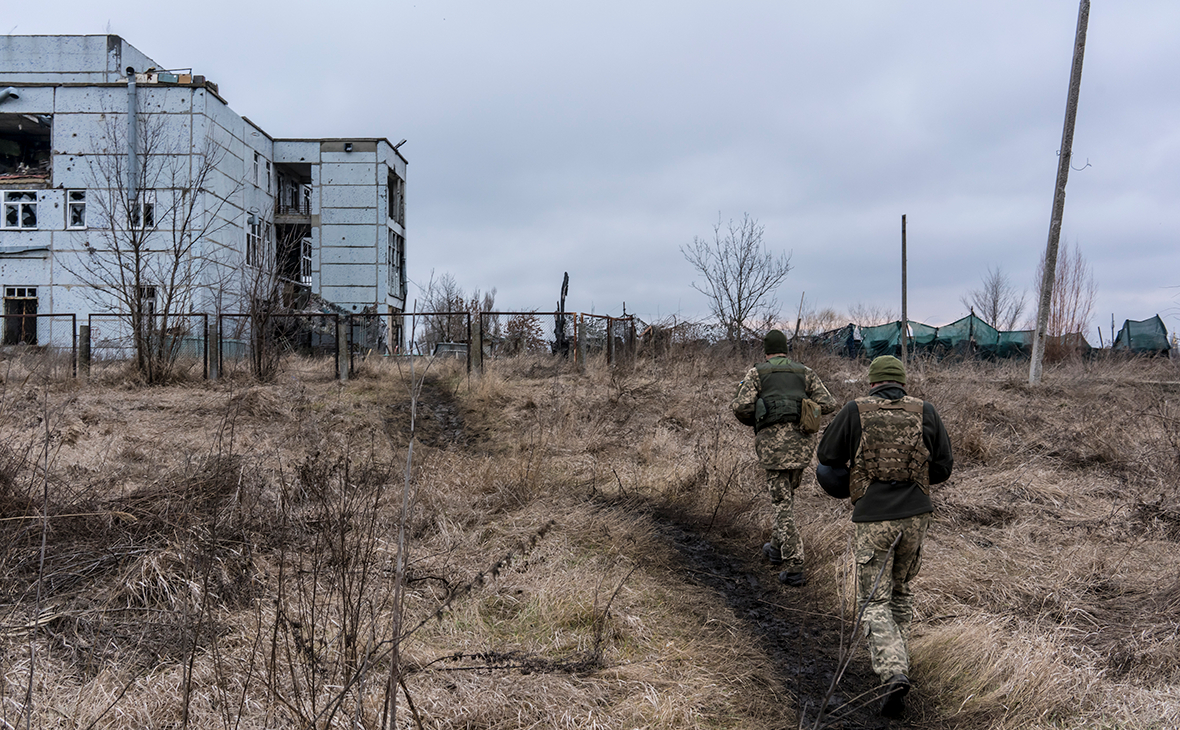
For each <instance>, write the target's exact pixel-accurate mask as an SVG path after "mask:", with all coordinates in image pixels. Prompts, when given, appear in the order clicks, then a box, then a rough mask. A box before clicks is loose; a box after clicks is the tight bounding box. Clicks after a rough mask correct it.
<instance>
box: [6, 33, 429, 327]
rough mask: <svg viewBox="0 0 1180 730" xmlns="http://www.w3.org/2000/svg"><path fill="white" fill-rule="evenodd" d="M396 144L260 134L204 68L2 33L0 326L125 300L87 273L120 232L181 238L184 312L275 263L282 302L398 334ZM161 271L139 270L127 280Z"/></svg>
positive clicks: (254, 282)
mask: <svg viewBox="0 0 1180 730" xmlns="http://www.w3.org/2000/svg"><path fill="white" fill-rule="evenodd" d="M131 109H136V110H137V113H136V114H131V113H130V111H129V110H131ZM400 144H401V143H399V144H397V145H395V144H391V143H390V142H389V141H388V140H387V139H384V138H330V139H298V138H295V139H283V138H276V137H272V136H271V135H270V134H269V133H267V132H266V131H265V130H263V129H261V128H260V127H259V126H258V125H256V124H254V123H253V122H251V121H250V120H249V119H248V118H246V117H243V116H241V115H239V114H238V113H236V112H235V111H234V110H232V109H231V108H230V107H229V105H228V104H227V102H226V100H225V99H224V98H223V97H222V96H221V94H220V92H219V90H218V87H217V85H216V84H215V83H213V82H212V81H211V80H209V79H206V78H205V77H203V76H201V75H199V74H194V73H193V70H192V69H167V70H165V69H164V67H163V66H162V65H161V64H159V63H157V62H156V61H154V60H152V59H151V58H148V57H147V56H145V55H144V54H143V53H141V52H140V51H138V50H137V49H135V48H134V47H133V46H131V45H130V44H128V43H127V42H126V41H124V40H123V39H122V38H120V37H118V36H114V35H96V36H0V205H2V206H3V207H2V214H0V285H2V286H3V290H4V315H5V318H4V333H3V342H4V344H16V343H28V344H60V343H62V342H67V343H68V341H69V338H70V337H72V336H73V332H72V331H71V330H72V327H71V326H70V325H69V323H68V321H64V322H63V320H60V319H55V318H52V317H37V318H31V317H28V316H22V315H31V314H37V315H45V314H52V313H61V314H65V313H73V314H76V315H78V318H79V319H80V320H81V321H83V322H84V321H85V318H86V316H87V315H89V314H104V315H108V314H111V313H118V312H120V311H121V309H122V310H125V309H126V307H125V299H126V296H127V295H126V293H125V292H123V293H122V294H120V292H118V291H116V290H117V288H118V287H116V286H113V285H111V284H110V281H109V280H110V277H109V276H108V277H103V276H101V275H99V274H97V273H96V271H99V270H101V268H102V264H101V263H99V262H103V261H107V262H109V261H110V260H112V259H111V257H110V256H109V252H110V251H111V250H113V249H116V248H117V247H118V246H117V239H118V236H119V235H124V236H126V237H127V238H128V239H130V240H136V241H148V243H147V244H146V245H145V247H146V248H147V249H152V248H153V247H154V248H156V249H160V248H161V247H163V248H167V247H168V246H169V245H172V244H170V242H171V241H174V240H177V239H179V238H183V237H184V236H192V237H193V238H194V240H193V241H192V242H191V244H188V245H186V247H185V248H184V249H183V250H184V251H185V255H186V256H189V257H191V262H186V263H185V266H183V267H181V268H182V269H183V270H184V271H186V272H189V273H190V274H191V275H192V276H193V277H194V278H193V280H192V281H191V287H190V289H189V290H187V291H186V292H185V293H184V296H185V297H186V298H185V299H184V302H183V311H184V312H189V313H204V314H210V315H211V314H214V313H234V312H244V311H247V309H248V308H249V306H250V303H251V301H252V300H254V298H256V297H257V296H258V291H259V289H258V282H259V281H271V282H273V283H274V285H273V286H271V287H270V288H269V289H268V290H276V291H278V293H279V296H280V297H281V298H282V300H283V304H284V305H285V306H287V307H291V308H295V309H299V308H307V307H308V306H309V304H308V303H309V302H311V303H313V304H312V306H315V304H314V303H317V302H318V303H319V305H321V306H328V307H330V308H331V309H333V310H334V311H338V312H345V313H355V314H362V313H363V314H369V315H376V316H377V317H380V320H379V321H380V322H381V323H382V324H383V327H382V328H381V329H383V330H384V332H383V333H382V334H383V336H382V337H381V339H382V340H384V341H385V342H386V343H392V345H393V346H396V343H398V342H400V341H401V334H400V332H399V331H398V324H399V322H400V318H399V317H397V316H396V315H398V314H400V313H401V312H402V311H404V308H405V302H406V229H405V225H406V221H405V215H406V212H405V195H406V190H405V180H406V160H405V158H404V157H403V156H402V155H401V153H400V152H399V150H398V148H399V147H400ZM149 156H150V161H149ZM122 229H126V230H122ZM115 231H122V232H121V233H118V234H116V233H115ZM149 235H150V236H154V238H149ZM157 241H158V243H157ZM104 255H106V256H107V258H106V259H104V258H103V257H104ZM174 270H175V267H174ZM167 285H168V283H167V282H164V281H152V280H150V276H148V277H147V279H146V280H144V281H142V282H139V283H138V284H137V286H138V289H137V296H139V297H142V298H144V299H146V300H151V299H152V298H153V297H159V296H162V293H161V290H163V289H164V288H166V287H167ZM121 296H122V300H121V298H120V297H121ZM177 311H178V313H179V311H180V310H179V309H178V310H177ZM96 327H97V325H96ZM92 335H93V336H97V337H100V338H101V333H92ZM367 344H368V345H369V346H374V345H375V344H376V343H367Z"/></svg>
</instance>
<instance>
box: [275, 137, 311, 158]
mask: <svg viewBox="0 0 1180 730" xmlns="http://www.w3.org/2000/svg"><path fill="white" fill-rule="evenodd" d="M319 161H320V144H319V142H299V141H295V140H285V139H276V140H275V162H311V163H316V162H319Z"/></svg>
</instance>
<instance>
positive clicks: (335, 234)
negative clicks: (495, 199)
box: [320, 226, 381, 248]
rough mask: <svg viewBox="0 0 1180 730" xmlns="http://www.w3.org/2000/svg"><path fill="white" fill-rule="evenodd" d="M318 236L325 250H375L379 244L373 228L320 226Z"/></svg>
mask: <svg viewBox="0 0 1180 730" xmlns="http://www.w3.org/2000/svg"><path fill="white" fill-rule="evenodd" d="M320 236H321V238H322V240H323V246H324V247H325V248H329V247H332V246H343V247H345V248H358V247H363V248H376V246H377V244H379V243H381V241H379V240H378V238H377V230H376V228H375V227H374V226H322V227H321V228H320Z"/></svg>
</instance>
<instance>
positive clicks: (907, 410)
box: [849, 395, 930, 504]
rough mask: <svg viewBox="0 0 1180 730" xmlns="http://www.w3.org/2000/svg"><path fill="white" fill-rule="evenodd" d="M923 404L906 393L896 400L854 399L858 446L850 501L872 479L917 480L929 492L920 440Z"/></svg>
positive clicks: (927, 457) (926, 462)
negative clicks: (857, 415) (858, 437)
mask: <svg viewBox="0 0 1180 730" xmlns="http://www.w3.org/2000/svg"><path fill="white" fill-rule="evenodd" d="M922 406H923V402H922V399H920V398H912V397H910V396H908V395H907V396H903V397H902V398H901V399H899V400H886V399H885V398H879V397H877V396H867V397H865V398H857V399H856V409H857V410H858V411H859V412H860V446H859V447H857V450H856V459H855V462H854V463H853V465H852V473H851V475H850V478H849V497H850V498H851V499H852V503H853V504H856V500H858V499H860V498H861V497H863V496H864V495H865V492H866V491H868V488H869V485H870V484H872V483H873V482H875V481H882V482H894V481H896V482H917V484H918V486H920V487H921V488H922V491H923V492H925V493H926V494H930V467H929V461H930V452H929V451H928V450H927V449H926V442H925V441H923V440H922Z"/></svg>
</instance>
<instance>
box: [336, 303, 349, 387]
mask: <svg viewBox="0 0 1180 730" xmlns="http://www.w3.org/2000/svg"><path fill="white" fill-rule="evenodd" d="M344 317H345V315H343V314H338V315H336V379H337V380H339V381H340V382H342V383H346V382H348V350H349V348H348V324H347V322H346V320H345V319H344Z"/></svg>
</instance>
